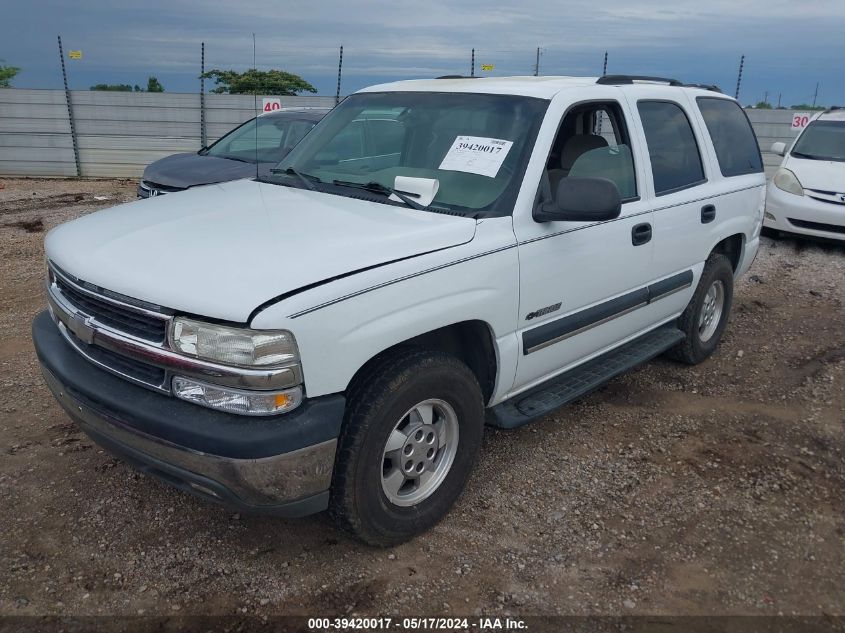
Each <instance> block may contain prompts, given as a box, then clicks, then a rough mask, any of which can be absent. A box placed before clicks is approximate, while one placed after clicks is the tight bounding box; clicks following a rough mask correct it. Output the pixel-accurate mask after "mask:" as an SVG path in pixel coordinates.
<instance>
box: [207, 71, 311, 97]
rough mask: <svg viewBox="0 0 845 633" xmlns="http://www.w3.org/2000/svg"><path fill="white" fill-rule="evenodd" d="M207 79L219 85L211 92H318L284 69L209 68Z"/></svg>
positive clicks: (237, 93)
mask: <svg viewBox="0 0 845 633" xmlns="http://www.w3.org/2000/svg"><path fill="white" fill-rule="evenodd" d="M203 77H205V78H206V79H214V83H215V84H216V85H217V87H216V88H214V90H212V91H211V92H216V93H218V94H231V95H242V94H262V95H287V96H294V95H296V94H298V93H300V92H317V89H316V88H315V87H314V86H312V85H311V84H310V83H308V82H307V81H305V80H304V79H303V78H302V77H300V76H299V75H294V74H293V73H288V72H285V71H283V70H266V71H265V70H256V69H255V68H251V69H249V70H247V71H246V72H243V73H239V72H236V71H234V70H217V69H214V70H209V71H208V72H207V73H205V75H203Z"/></svg>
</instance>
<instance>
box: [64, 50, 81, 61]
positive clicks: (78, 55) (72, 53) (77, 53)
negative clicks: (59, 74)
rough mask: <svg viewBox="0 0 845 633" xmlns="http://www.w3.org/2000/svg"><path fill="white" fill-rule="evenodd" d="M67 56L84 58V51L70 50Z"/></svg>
mask: <svg viewBox="0 0 845 633" xmlns="http://www.w3.org/2000/svg"><path fill="white" fill-rule="evenodd" d="M67 56H68V57H70V58H71V59H82V51H68V53H67Z"/></svg>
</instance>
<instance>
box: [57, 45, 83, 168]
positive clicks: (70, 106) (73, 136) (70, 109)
mask: <svg viewBox="0 0 845 633" xmlns="http://www.w3.org/2000/svg"><path fill="white" fill-rule="evenodd" d="M59 61H60V62H61V63H62V79H63V80H64V82H65V102H66V103H67V118H68V122H69V123H70V140H71V142H72V143H73V160H74V161H75V162H76V177H77V178H79V177H81V176H82V166H81V164H80V162H79V143H77V141H76V124H75V123H74V121H73V103H72V102H71V99H70V88H68V85H67V70H66V69H65V53H64V50H63V49H62V36H61V35H59Z"/></svg>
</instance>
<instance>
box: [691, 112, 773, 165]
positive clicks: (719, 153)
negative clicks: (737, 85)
mask: <svg viewBox="0 0 845 633" xmlns="http://www.w3.org/2000/svg"><path fill="white" fill-rule="evenodd" d="M696 101H697V102H698V109H699V110H701V116H703V117H704V123H705V124H706V125H707V131H708V132H709V133H710V138H711V139H713V147H715V148H716V158H718V159H719V169H720V171H721V172H722V175H723V176H728V177H729V176H742V175H744V174H758V173H760V172H762V171H763V158H762V157H761V156H760V148H759V147H758V145H757V137H755V136H754V130H753V129H752V128H751V124H750V123H749V122H748V117H747V116H745V112H743V111H742V108H740V107H739V104H737V103H736V102H735V101H730V100H729V99H717V98H714V97H698V98H697V99H696Z"/></svg>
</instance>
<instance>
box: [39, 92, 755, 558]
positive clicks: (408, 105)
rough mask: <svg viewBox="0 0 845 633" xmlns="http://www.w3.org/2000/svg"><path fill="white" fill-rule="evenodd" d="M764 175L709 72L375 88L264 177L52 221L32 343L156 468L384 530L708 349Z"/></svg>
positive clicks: (190, 484)
mask: <svg viewBox="0 0 845 633" xmlns="http://www.w3.org/2000/svg"><path fill="white" fill-rule="evenodd" d="M764 188H765V180H764V176H763V167H762V161H761V158H760V152H759V149H758V146H757V142H756V139H755V136H754V132H753V131H752V129H751V126H750V125H749V123H748V120H747V118H746V117H745V114H744V113H743V111H742V109H741V108H740V107H739V106H738V105H737V103H736V101H734V100H733V99H731V98H728V97H726V96H724V95H722V94H721V93H719V92H718V90H717V89H715V88H713V87H698V86H686V85H682V84H681V83H679V82H677V81H675V80H662V79H659V78H645V77H631V76H606V77H602V78H600V79H596V78H575V77H539V78H538V77H512V78H489V79H471V78H453V77H450V78H441V79H432V80H420V81H403V82H398V83H392V84H387V85H380V86H374V87H371V88H367V89H365V90H362V91H361V92H358V93H356V94H353V95H352V96H350V97H349V98H347V99H346V100H345V101H343V102H342V103H341V104H340V105H339V106H337V107H336V108H335V109H334V110H333V111H332V112H330V113H329V114H328V115H327V116H326V117H325V118H324V119H323V120H322V121H321V122H320V123H319V124H318V125H317V126H316V127H315V128H314V129H313V130H312V131H311V132H310V133H309V134H308V135H307V136H306V137H305V139H304V140H303V141H302V142H301V143H300V144H299V145H298V146H297V147H296V148H295V149H294V150H293V151H292V152H291V153H290V154H289V155H288V156H287V157H285V158H284V159H283V160H282V162H281V163H280V164H279V165H278V167H277V168H276V169H275V170H273V173H272V174H271V175H269V176H266V177H263V178H259V179H256V180H241V181H237V182H229V183H221V184H216V185H208V186H204V187H198V188H195V189H190V190H188V191H186V192H183V193H178V194H175V195H168V196H165V197H161V198H157V199H156V198H153V199H149V200H141V201H138V202H132V203H129V204H124V205H121V206H118V207H115V208H112V209H108V210H105V211H101V212H99V213H94V214H91V215H88V216H85V217H82V218H80V219H77V220H74V221H72V222H68V223H67V224H64V225H62V226H59V227H57V228H56V229H54V230H53V231H51V232H50V233H49V235H48V236H47V238H46V257H47V265H48V282H47V283H48V288H47V290H48V293H47V297H48V301H49V310H48V311H45V312H43V313H41V314H40V315H38V316H37V317H36V319H35V320H34V323H33V337H34V341H35V346H36V350H37V354H38V357H39V359H40V362H41V365H42V367H43V371H44V375H45V378H46V382H47V384H48V385H49V387H50V389H51V390H52V392H53V394H54V395H55V396H56V398H57V400H58V401H59V402H60V403H61V405H62V406H63V407H64V408H65V409H66V410H67V412H68V414H69V415H70V416H71V417H72V418H73V419H74V420H75V421H76V422H77V423H78V424H79V426H80V427H81V428H82V429H83V430H84V431H85V432H86V433H88V434H89V435H90V436H91V438H92V439H93V440H94V441H96V442H98V443H99V444H101V445H102V446H103V447H105V448H106V449H108V450H110V451H111V452H113V453H115V454H117V455H119V456H121V457H122V458H124V459H126V460H127V461H128V462H130V463H132V464H134V465H135V466H137V467H138V468H140V469H142V470H143V471H145V472H147V473H150V474H152V475H155V476H157V477H160V478H161V479H163V480H165V481H167V482H169V483H171V484H172V485H174V486H177V487H179V488H181V489H183V490H186V491H189V492H192V493H194V494H197V495H200V496H202V497H204V498H206V499H211V500H214V501H217V502H219V503H222V504H224V505H227V506H229V507H234V508H238V509H240V510H248V511H260V512H267V513H275V514H278V515H282V516H301V515H305V514H310V513H314V512H318V511H321V510H326V509H328V510H329V511H330V513H331V514H332V516H333V517H334V518H335V519H336V521H337V522H338V523H339V525H341V526H342V527H343V528H345V529H347V530H349V531H351V532H352V533H353V534H355V535H357V536H358V537H359V538H361V539H363V540H364V541H366V542H368V543H372V544H376V545H390V544H394V543H398V542H401V541H403V540H406V539H408V538H410V537H412V536H414V535H416V534H419V533H421V532H422V531H424V530H425V529H427V528H429V527H430V526H432V525H433V524H434V523H435V522H437V521H438V519H440V518H441V517H442V516H443V515H444V514H445V513H446V512H447V511H448V510H449V508H450V506H452V504H453V503H454V502H455V500H456V498H457V497H458V495H459V494H460V492H461V490H462V488H463V487H464V485H465V483H466V481H467V477H468V475H469V473H470V470H471V468H472V465H473V462H474V461H475V459H476V455H477V453H478V450H479V446H480V444H481V439H482V432H483V427H484V424H485V422H486V423H487V424H491V425H495V426H499V427H504V428H513V427H518V426H520V425H522V424H525V423H527V422H530V421H532V420H536V419H538V418H540V417H542V416H544V415H546V414H548V413H549V412H551V411H553V410H555V409H557V408H558V407H560V406H561V405H563V404H565V403H567V402H570V401H572V400H574V399H577V398H579V397H582V396H583V395H584V394H586V393H588V392H589V391H591V390H593V389H595V388H596V387H598V386H599V385H601V384H602V383H604V382H605V381H607V380H609V379H610V378H612V377H613V376H616V375H618V374H619V373H621V372H623V371H625V370H627V369H629V368H632V367H634V366H636V365H637V364H639V363H642V362H643V361H646V360H648V359H650V358H652V357H654V356H656V355H658V354H661V353H663V352H668V353H669V354H670V355H671V356H672V357H674V358H676V359H678V360H680V361H682V362H685V363H698V362H701V361H702V360H704V359H705V358H707V357H708V356H709V355H710V354H711V353H712V352H713V350H714V349H715V347H716V346H717V345H718V342H719V340H720V338H721V336H722V333H723V332H724V329H725V326H726V324H727V321H728V314H729V311H730V308H731V299H732V293H733V284H734V280H735V279H736V278H737V276H739V275H741V274H742V273H744V272H745V271H746V270H747V269H748V267H749V266H750V265H751V262H752V260H753V258H754V256H755V253H756V251H757V246H758V235H759V232H760V228H761V223H762V219H763V195H764Z"/></svg>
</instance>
